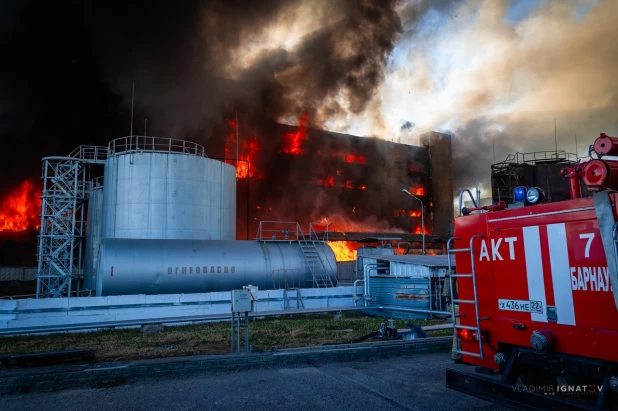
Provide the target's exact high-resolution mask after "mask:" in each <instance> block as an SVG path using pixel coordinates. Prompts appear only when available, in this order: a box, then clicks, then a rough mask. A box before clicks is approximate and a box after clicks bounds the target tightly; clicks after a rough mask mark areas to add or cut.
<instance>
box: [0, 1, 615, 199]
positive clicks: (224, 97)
mask: <svg viewBox="0 0 618 411" xmlns="http://www.w3.org/2000/svg"><path fill="white" fill-rule="evenodd" d="M3 11H4V13H2V14H1V15H0V21H1V22H2V23H3V24H2V25H0V26H2V28H1V29H0V30H2V31H1V33H2V36H3V41H1V42H0V48H1V49H0V51H1V52H2V55H3V57H4V59H3V61H4V62H5V66H4V70H5V72H6V73H10V74H11V75H10V76H8V75H5V76H2V77H1V78H0V85H1V86H2V87H1V90H0V118H2V122H1V124H0V138H1V139H2V142H3V143H4V146H3V148H4V149H3V150H1V152H0V172H1V173H2V174H3V175H5V176H11V177H8V178H6V179H4V181H3V182H2V183H0V184H2V185H1V186H0V191H3V192H4V191H8V189H10V185H11V184H13V181H12V179H14V180H16V181H21V180H23V179H25V178H27V177H38V170H39V165H40V158H41V157H42V156H44V155H62V154H63V153H65V152H69V151H71V150H72V149H73V148H74V147H75V146H77V145H79V144H105V143H107V141H109V139H110V138H113V137H116V136H121V135H126V134H128V133H129V131H130V127H131V125H130V124H129V119H130V112H131V101H132V94H133V93H132V89H133V83H134V84H135V114H134V123H133V132H134V133H140V134H141V133H142V130H143V129H144V128H146V130H145V132H146V133H147V134H150V135H165V136H170V137H177V138H191V139H193V140H198V141H200V142H204V143H206V142H208V141H213V140H215V139H222V138H223V137H222V136H224V135H225V133H226V128H225V127H226V124H225V115H227V114H228V113H233V112H235V111H236V110H238V112H239V113H240V114H241V116H242V122H241V125H242V124H245V123H247V122H252V123H259V119H260V118H261V119H267V120H274V121H280V122H284V123H288V124H296V121H297V119H298V117H299V116H300V115H301V114H302V113H305V112H306V113H308V114H309V118H310V120H311V124H310V125H311V126H313V127H317V128H325V129H328V130H331V131H338V132H345V133H350V134H355V135H361V136H376V137H378V138H382V139H385V140H394V141H401V142H402V143H412V144H416V143H418V135H419V134H421V133H424V132H426V131H430V130H436V131H443V132H449V133H452V135H453V144H454V156H455V158H454V160H455V163H454V165H455V172H454V176H455V178H456V181H455V188H456V189H457V190H458V189H459V188H460V187H470V186H472V185H473V184H474V182H475V181H477V180H480V181H481V182H484V183H485V184H487V183H488V180H489V172H490V169H489V166H490V164H491V163H492V162H493V161H494V153H495V160H496V161H500V160H502V159H504V158H505V156H506V155H507V153H510V152H514V151H535V150H553V149H554V119H555V121H556V124H557V130H556V132H557V143H558V149H566V150H567V151H571V152H573V151H576V149H575V136H577V140H578V142H579V143H578V147H577V152H578V154H580V155H585V154H586V152H587V145H588V144H589V143H591V142H592V140H593V139H594V138H595V137H596V136H597V135H598V133H599V132H606V133H608V134H609V135H612V134H613V135H618V77H617V76H616V75H615V74H614V70H615V69H614V67H615V66H616V63H618V48H617V47H615V45H614V44H613V43H614V42H613V40H612V39H614V38H616V36H617V34H618V27H617V26H616V25H615V24H614V21H613V17H614V16H616V15H618V2H616V1H612V0H605V1H602V0H598V1H597V0H564V1H546V2H541V1H538V2H535V1H528V0H526V1H524V0H467V1H454V0H445V1H428V0H427V1H426V0H418V1H414V0H407V1H405V0H400V1H396V0H384V1H369V0H360V1H356V0H339V1H328V0H298V1H284V0H272V1H261V2H256V1H253V2H251V1H246V0H245V1H241V0H225V1H224V0H212V1H206V0H187V1H183V2H153V1H146V0H136V1H132V2H130V3H129V2H120V1H101V0H84V1H82V2H70V3H63V4H62V5H59V4H55V3H50V2H43V3H41V2H33V1H28V0H23V1H20V2H14V3H11V4H7V5H6V6H5V7H4V8H3ZM146 120H147V124H146V123H145V121H146ZM24 143H26V144H28V147H29V150H27V151H28V154H24V155H23V156H21V155H18V156H16V155H15V153H17V152H21V151H25V150H24V147H23V144H24ZM27 170H30V171H27ZM33 173H34V174H33Z"/></svg>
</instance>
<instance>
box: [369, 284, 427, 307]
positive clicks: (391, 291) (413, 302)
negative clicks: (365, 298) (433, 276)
mask: <svg viewBox="0 0 618 411" xmlns="http://www.w3.org/2000/svg"><path fill="white" fill-rule="evenodd" d="M370 289H371V296H372V297H374V298H375V299H376V303H377V304H380V305H390V306H397V307H402V308H417V309H422V310H427V309H429V279H428V278H411V277H392V276H372V277H371V280H370Z"/></svg>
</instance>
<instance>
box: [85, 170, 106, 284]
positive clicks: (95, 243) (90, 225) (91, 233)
mask: <svg viewBox="0 0 618 411" xmlns="http://www.w3.org/2000/svg"><path fill="white" fill-rule="evenodd" d="M87 218H88V219H87V220H86V221H87V225H86V259H85V261H84V289H85V290H93V291H94V289H95V287H96V285H97V284H96V276H97V263H98V261H99V245H100V244H101V228H102V224H103V186H102V185H101V184H98V183H95V182H93V187H92V190H90V195H89V197H88V217H87Z"/></svg>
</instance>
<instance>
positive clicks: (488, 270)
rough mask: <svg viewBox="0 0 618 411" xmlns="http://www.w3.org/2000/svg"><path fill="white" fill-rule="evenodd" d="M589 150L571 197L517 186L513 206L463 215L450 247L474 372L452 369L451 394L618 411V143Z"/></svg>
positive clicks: (569, 174)
mask: <svg viewBox="0 0 618 411" xmlns="http://www.w3.org/2000/svg"><path fill="white" fill-rule="evenodd" d="M590 154H591V159H590V160H589V161H587V162H584V163H579V162H578V163H577V164H576V165H575V166H573V167H569V168H565V169H563V170H562V175H563V176H564V177H565V178H569V180H570V188H571V190H570V191H571V197H572V198H571V199H570V200H567V201H561V202H554V203H551V202H547V201H545V198H544V197H545V196H544V193H543V191H542V190H541V189H539V188H536V187H518V188H516V189H515V191H514V196H513V198H514V203H513V204H509V205H508V206H507V204H505V203H504V202H498V203H497V204H495V205H493V206H488V207H475V208H470V209H465V208H463V209H461V208H460V216H459V217H458V218H456V219H455V230H454V237H453V238H451V239H450V240H449V242H448V246H447V248H448V252H449V253H450V254H454V255H455V266H456V270H455V271H456V274H452V275H451V276H450V282H451V290H454V289H455V284H456V285H457V286H456V290H457V295H456V296H455V298H454V300H453V303H455V304H456V305H458V307H459V310H458V313H456V312H455V310H454V309H453V322H454V332H455V335H454V338H455V343H457V348H456V351H457V352H458V353H459V354H460V355H461V358H462V360H463V362H464V363H465V364H468V365H470V366H469V367H466V366H464V365H461V366H457V367H455V366H454V367H452V368H449V369H447V370H446V384H447V387H448V388H451V389H454V390H457V391H460V392H464V393H467V394H470V395H474V396H476V397H479V398H483V399H487V400H489V401H492V402H495V403H499V404H502V405H505V406H508V407H511V408H515V409H526V410H528V409H539V410H545V409H556V410H566V409H595V410H599V409H614V408H617V407H618V400H617V398H618V392H617V391H618V287H617V286H616V284H618V253H617V241H618V234H617V227H618V193H617V192H615V191H614V190H618V159H617V158H613V159H612V157H615V156H618V138H614V137H608V136H607V135H605V134H601V136H600V137H599V138H597V139H596V140H595V142H594V144H593V145H592V146H591V150H590ZM581 181H583V183H584V184H585V185H586V186H587V191H588V192H592V195H591V196H589V197H582V196H581V194H580V192H581V186H580V182H581ZM468 194H470V193H469V192H468ZM460 203H461V201H460ZM451 295H454V294H453V292H452V291H451Z"/></svg>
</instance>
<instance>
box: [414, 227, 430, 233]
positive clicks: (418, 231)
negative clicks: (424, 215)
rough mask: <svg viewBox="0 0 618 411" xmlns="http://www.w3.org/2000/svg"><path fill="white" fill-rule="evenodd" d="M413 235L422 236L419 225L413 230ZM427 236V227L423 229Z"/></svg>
mask: <svg viewBox="0 0 618 411" xmlns="http://www.w3.org/2000/svg"><path fill="white" fill-rule="evenodd" d="M413 234H423V229H422V227H421V226H420V225H417V226H416V228H415V229H414V232H413ZM427 234H429V231H427V227H425V235H427Z"/></svg>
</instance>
